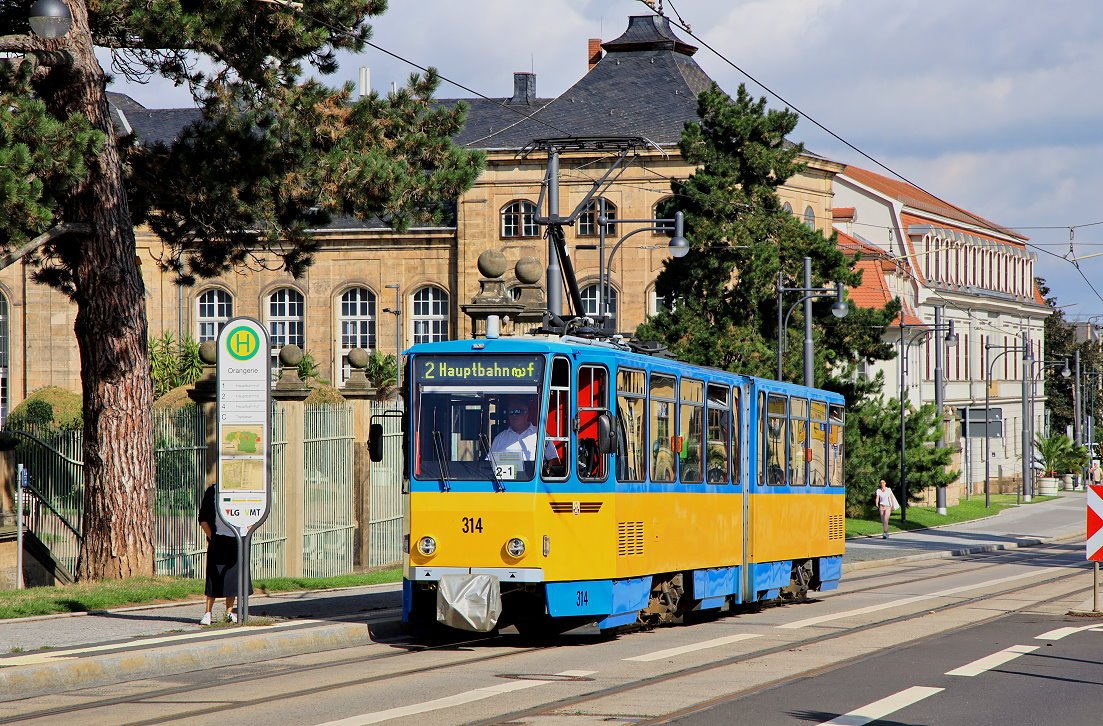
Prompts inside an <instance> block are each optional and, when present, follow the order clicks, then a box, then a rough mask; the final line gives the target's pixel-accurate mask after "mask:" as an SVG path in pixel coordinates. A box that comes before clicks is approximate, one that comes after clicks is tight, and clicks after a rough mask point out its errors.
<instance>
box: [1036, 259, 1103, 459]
mask: <svg viewBox="0 0 1103 726" xmlns="http://www.w3.org/2000/svg"><path fill="white" fill-rule="evenodd" d="M1035 282H1036V283H1037V285H1038V290H1039V291H1040V292H1041V294H1042V296H1043V297H1044V298H1045V300H1046V304H1047V305H1049V306H1050V307H1051V308H1052V312H1051V313H1050V315H1049V316H1048V317H1046V320H1045V342H1046V347H1045V354H1046V358H1047V359H1049V360H1050V361H1051V362H1054V363H1056V362H1057V361H1068V365H1069V368H1070V369H1072V372H1073V373H1074V374H1075V372H1076V371H1075V362H1074V359H1075V355H1076V352H1077V351H1079V352H1080V370H1081V381H1080V382H1081V390H1082V391H1083V394H1084V402H1083V404H1082V405H1083V409H1082V410H1083V412H1084V415H1085V416H1087V414H1088V413H1089V412H1090V411H1089V406H1090V403H1091V401H1093V400H1096V401H1097V400H1100V398H1103V391H1101V390H1100V380H1101V379H1100V377H1099V376H1098V375H1096V372H1097V371H1101V370H1103V352H1101V351H1100V347H1099V346H1098V345H1097V344H1095V343H1092V342H1090V341H1087V340H1085V341H1083V342H1077V334H1076V328H1075V327H1074V326H1073V325H1072V323H1070V322H1069V321H1068V320H1066V319H1065V311H1064V310H1061V309H1060V308H1059V307H1058V305H1057V297H1056V296H1051V295H1050V289H1049V286H1048V285H1046V281H1045V280H1043V279H1042V278H1040V277H1039V278H1036V279H1035ZM1036 365H1037V364H1036ZM1061 368H1062V366H1060V365H1050V366H1046V370H1045V388H1046V408H1048V409H1049V413H1050V418H1049V425H1050V428H1051V430H1052V431H1053V432H1055V433H1064V432H1065V430H1066V429H1067V428H1068V427H1069V426H1071V425H1072V423H1073V419H1074V418H1075V414H1074V411H1075V405H1074V398H1073V389H1074V388H1075V387H1076V377H1075V375H1072V376H1069V377H1068V378H1065V377H1063V376H1062V375H1061ZM1089 372H1091V373H1090V374H1089ZM1036 375H1037V374H1036ZM1082 435H1083V436H1084V437H1085V438H1086V436H1087V432H1086V431H1085V432H1083V434H1082Z"/></svg>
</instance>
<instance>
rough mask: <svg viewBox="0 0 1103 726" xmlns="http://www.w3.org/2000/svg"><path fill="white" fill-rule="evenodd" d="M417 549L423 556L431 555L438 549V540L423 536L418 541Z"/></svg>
mask: <svg viewBox="0 0 1103 726" xmlns="http://www.w3.org/2000/svg"><path fill="white" fill-rule="evenodd" d="M417 551H418V552H419V553H420V554H421V555H422V556H423V557H430V556H432V554H433V553H434V552H436V551H437V541H436V540H435V539H433V538H432V537H428V536H426V537H422V538H421V539H419V540H418V541H417Z"/></svg>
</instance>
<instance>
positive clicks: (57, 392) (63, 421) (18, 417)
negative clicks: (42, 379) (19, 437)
mask: <svg viewBox="0 0 1103 726" xmlns="http://www.w3.org/2000/svg"><path fill="white" fill-rule="evenodd" d="M6 425H7V427H8V428H13V429H32V428H35V429H41V428H45V429H47V430H50V431H75V430H80V429H81V428H82V427H83V425H84V423H83V420H82V418H81V396H80V394H79V393H73V392H72V391H66V390H65V389H64V388H59V387H58V386H45V387H43V388H39V389H38V390H36V391H34V392H33V393H31V395H30V396H28V397H27V398H26V399H24V400H23V401H22V402H21V403H20V404H19V405H18V406H16V407H15V408H14V409H12V412H11V414H10V415H9V416H8V421H7V424H6Z"/></svg>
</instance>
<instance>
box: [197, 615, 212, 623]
mask: <svg viewBox="0 0 1103 726" xmlns="http://www.w3.org/2000/svg"><path fill="white" fill-rule="evenodd" d="M199 624H200V625H210V624H211V614H210V613H203V617H201V618H199Z"/></svg>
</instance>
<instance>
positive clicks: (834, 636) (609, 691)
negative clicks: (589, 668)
mask: <svg viewBox="0 0 1103 726" xmlns="http://www.w3.org/2000/svg"><path fill="white" fill-rule="evenodd" d="M1073 572H1074V571H1073V570H1071V569H1070V571H1069V572H1064V573H1059V574H1057V575H1055V576H1054V577H1050V578H1046V579H1044V580H1040V581H1037V582H1031V583H1028V584H1024V585H1020V586H1017V587H1012V588H1009V589H1007V590H1001V591H1000V592H997V593H987V594H984V595H977V596H975V597H971V598H968V599H965V600H961V601H959V602H955V603H948V604H946V605H941V606H935V607H931V606H926V607H924V608H922V609H921V610H920V611H918V612H915V613H910V614H907V615H901V616H897V617H894V618H886V619H884V620H879V621H878V622H877V623H876V625H875V626H873V627H883V626H886V625H891V624H899V623H904V622H908V621H912V620H918V619H921V618H926V617H930V616H931V615H934V614H940V613H945V612H948V611H951V610H955V609H959V608H962V607H968V606H970V605H974V604H976V603H978V602H982V601H984V600H987V599H991V598H995V597H1006V596H1008V595H1013V594H1015V593H1019V592H1023V591H1026V590H1030V589H1033V588H1036V587H1039V586H1043V585H1047V584H1051V583H1054V582H1057V581H1059V580H1062V579H1065V578H1067V577H1069V576H1070V574H1072V573H1073ZM1080 573H1081V571H1075V574H1080ZM1091 590H1092V588H1091V587H1090V586H1088V587H1080V588H1076V589H1074V590H1071V591H1065V592H1062V593H1060V594H1058V595H1054V596H1052V597H1050V598H1045V599H1042V600H1038V601H1035V602H1031V603H1030V604H1029V605H1025V606H1023V607H1021V608H1015V609H1012V610H1008V611H1005V612H1001V613H997V614H995V615H992V616H990V617H987V618H982V619H980V620H976V621H973V622H970V623H968V624H967V625H963V626H960V627H956V628H949V629H947V630H944V631H940V632H939V633H938V635H940V636H944V635H946V634H948V633H955V632H961V631H964V630H967V629H970V628H975V627H979V626H982V625H985V624H988V623H991V622H994V621H997V620H1000V619H1002V618H1006V617H1008V616H1010V615H1013V614H1016V613H1020V612H1023V611H1025V610H1029V609H1033V608H1037V607H1039V606H1042V605H1045V604H1047V603H1051V602H1056V601H1059V600H1063V599H1068V598H1070V597H1073V596H1076V595H1081V594H1087V593H1089V592H1091ZM870 627H871V625H870V624H868V623H863V624H861V625H858V626H854V627H850V628H845V629H843V630H838V631H835V632H832V633H824V634H822V635H818V636H813V637H811V638H806V639H803V640H800V641H796V642H788V643H783V644H781V645H777V646H774V647H771V648H764V649H762V650H756V651H753V652H750V653H743V654H740V655H737V656H732V657H730V658H724V659H722V660H718V661H713V662H711V663H705V664H701V665H697V666H691V667H688V668H682V669H679V670H676V671H672V672H669V673H663V674H660V675H656V676H651V677H649V678H644V679H641V680H638V681H633V682H631V683H623V684H620V685H616V686H610V687H609V688H604V689H600V690H597V691H592V692H590V693H586V694H583V695H580V696H575V697H570V698H565V699H560V700H558V701H555V702H552V703H548V704H544V705H541V706H537V707H533V708H528V709H521V710H518V711H513V712H509V713H503V714H499V715H497V716H495V717H494V718H493V719H487V720H482V721H475V722H472V726H493V725H494V724H501V723H512V722H516V721H518V720H519V719H525V718H531V717H536V716H550V715H552V714H555V713H556V712H557V711H561V710H562V709H565V708H572V707H576V706H582V705H585V704H587V703H594V702H597V701H600V700H601V699H604V698H608V697H610V696H618V695H623V694H625V693H631V692H633V691H639V690H642V689H647V688H651V687H654V686H660V685H662V684H664V683H669V682H672V681H675V680H678V679H681V678H685V677H687V676H695V675H699V674H702V673H708V672H710V671H715V670H719V669H721V668H727V667H729V666H733V665H738V664H740V663H746V662H748V661H753V660H757V659H760V658H765V657H768V656H771V655H776V654H778V653H783V652H785V651H790V650H792V649H794V648H797V647H799V648H807V647H809V646H813V645H817V644H820V643H825V642H829V641H832V640H839V639H842V638H846V637H849V636H853V635H856V634H864V633H865V632H867V631H868V629H869V628H870ZM878 654H879V653H876V652H874V653H867V654H863V655H862V656H859V657H856V658H849V659H846V660H844V661H840V662H837V663H832V664H829V665H826V666H822V667H819V668H814V669H810V670H808V671H805V672H801V673H799V674H788V675H786V676H785V677H783V678H779V679H775V680H772V681H769V682H767V683H763V684H758V685H755V686H751V687H748V688H744V689H741V690H739V691H736V692H734V693H729V694H723V695H721V696H717V697H715V698H713V699H709V700H708V701H705V702H702V703H699V704H694V705H693V706H691V707H688V708H685V709H679V710H678V711H674V712H671V713H668V714H664V715H663V716H661V717H658V718H655V719H648V720H643V721H639V722H637V724H638V726H642V725H643V724H661V723H667V722H669V721H670V720H671V719H674V718H678V717H681V716H686V715H689V714H692V713H696V712H698V711H702V710H705V709H707V708H711V707H713V706H716V705H720V704H722V703H728V702H731V701H736V700H739V699H740V698H745V697H748V696H752V695H755V694H757V693H761V692H763V691H766V690H769V689H771V688H775V687H777V686H779V685H782V684H784V683H787V682H791V681H793V680H794V679H797V678H809V677H813V676H815V675H818V674H820V673H825V672H829V671H831V670H835V669H837V668H842V667H845V666H848V665H852V664H853V663H857V662H861V661H862V660H865V659H867V658H870V657H874V656H876V655H878Z"/></svg>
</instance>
